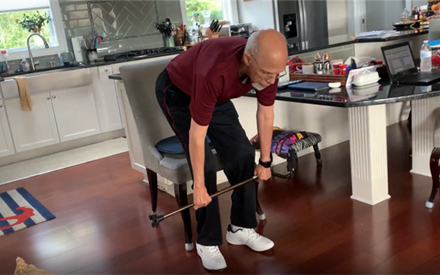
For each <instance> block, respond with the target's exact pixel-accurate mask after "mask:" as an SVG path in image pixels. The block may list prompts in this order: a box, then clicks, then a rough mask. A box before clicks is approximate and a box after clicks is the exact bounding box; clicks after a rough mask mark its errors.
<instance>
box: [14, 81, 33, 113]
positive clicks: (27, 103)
mask: <svg viewBox="0 0 440 275" xmlns="http://www.w3.org/2000/svg"><path fill="white" fill-rule="evenodd" d="M15 81H16V82H17V86H18V93H19V95H20V101H21V109H22V110H23V111H32V99H31V97H30V96H29V91H28V90H29V88H28V83H27V79H26V77H22V76H21V77H16V78H15Z"/></svg>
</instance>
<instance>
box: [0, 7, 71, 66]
mask: <svg viewBox="0 0 440 275" xmlns="http://www.w3.org/2000/svg"><path fill="white" fill-rule="evenodd" d="M2 2H6V3H2V4H4V5H3V6H0V48H2V49H7V50H8V59H21V57H22V56H23V55H24V56H25V57H29V56H28V53H27V45H26V40H27V37H28V36H29V34H31V32H29V31H28V30H26V29H24V28H22V27H21V26H20V25H19V24H18V23H17V22H16V20H19V21H21V20H22V19H23V15H24V14H26V15H27V16H30V17H32V16H33V15H35V14H37V13H39V14H40V15H42V16H43V17H45V15H48V17H49V18H50V22H49V23H45V25H44V26H43V27H42V29H41V32H40V34H41V35H42V36H43V37H44V38H45V39H46V41H47V43H48V44H49V49H46V48H45V47H44V43H43V41H42V40H41V39H40V38H39V37H37V36H34V37H33V38H31V40H30V45H31V49H32V54H33V55H34V57H37V56H42V55H50V54H57V53H61V52H64V51H68V50H67V45H66V39H65V34H64V28H63V25H62V21H61V13H60V8H59V5H58V1H57V0H32V1H2Z"/></svg>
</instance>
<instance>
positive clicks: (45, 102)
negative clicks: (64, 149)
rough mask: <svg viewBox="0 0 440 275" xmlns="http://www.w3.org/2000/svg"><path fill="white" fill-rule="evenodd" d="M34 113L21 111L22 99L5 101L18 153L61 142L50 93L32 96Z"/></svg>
mask: <svg viewBox="0 0 440 275" xmlns="http://www.w3.org/2000/svg"><path fill="white" fill-rule="evenodd" d="M31 98H32V101H33V105H32V111H29V112H27V111H23V110H21V103H20V98H12V99H6V100H5V107H6V112H7V115H8V119H9V125H10V127H11V132H12V137H13V140H14V144H15V150H16V151H17V152H23V151H27V150H32V149H36V148H41V147H44V146H48V145H52V144H56V143H59V142H60V139H59V137H58V131H57V125H56V123H55V116H54V112H53V108H52V101H51V95H50V93H43V94H37V95H32V96H31Z"/></svg>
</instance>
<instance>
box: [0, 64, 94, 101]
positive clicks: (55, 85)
mask: <svg viewBox="0 0 440 275" xmlns="http://www.w3.org/2000/svg"><path fill="white" fill-rule="evenodd" d="M26 78H27V81H28V87H29V94H31V95H32V94H36V93H41V92H49V91H54V90H65V89H70V88H75V87H81V86H87V85H91V84H92V77H91V75H90V69H89V68H87V69H78V70H71V71H65V72H53V73H51V72H48V73H41V74H37V75H32V76H27V77H26ZM0 86H1V89H2V91H3V96H4V98H5V99H8V98H16V97H19V94H18V87H17V82H16V81H15V80H14V79H13V78H10V79H6V80H5V81H4V82H1V83H0Z"/></svg>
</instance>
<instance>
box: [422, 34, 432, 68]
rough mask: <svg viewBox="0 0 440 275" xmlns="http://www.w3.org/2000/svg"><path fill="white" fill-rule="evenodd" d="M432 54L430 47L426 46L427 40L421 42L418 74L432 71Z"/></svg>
mask: <svg viewBox="0 0 440 275" xmlns="http://www.w3.org/2000/svg"><path fill="white" fill-rule="evenodd" d="M431 58H432V52H431V47H430V46H429V45H428V40H425V41H423V45H422V48H421V49H420V72H422V73H427V72H429V73H430V72H431V70H432V60H431Z"/></svg>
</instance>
